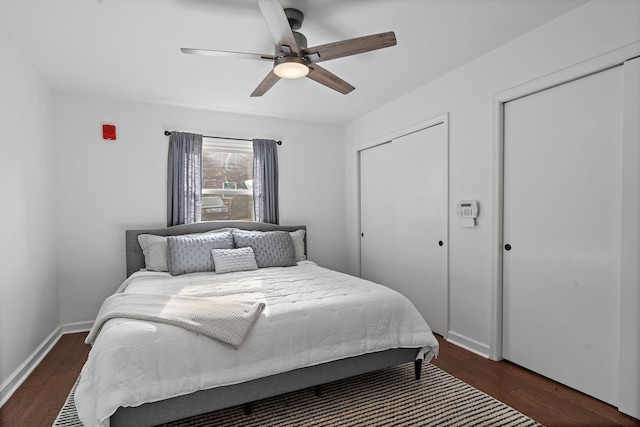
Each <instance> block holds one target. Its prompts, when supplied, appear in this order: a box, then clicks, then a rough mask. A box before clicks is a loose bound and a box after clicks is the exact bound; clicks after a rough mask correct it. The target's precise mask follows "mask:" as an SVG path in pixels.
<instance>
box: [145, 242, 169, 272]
mask: <svg viewBox="0 0 640 427" xmlns="http://www.w3.org/2000/svg"><path fill="white" fill-rule="evenodd" d="M138 243H140V247H141V248H142V253H143V254H144V264H145V268H146V269H147V270H151V271H169V266H168V265H167V238H166V237H164V236H156V235H155V234H139V235H138Z"/></svg>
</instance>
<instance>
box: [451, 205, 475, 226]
mask: <svg viewBox="0 0 640 427" xmlns="http://www.w3.org/2000/svg"><path fill="white" fill-rule="evenodd" d="M456 210H457V212H458V217H459V218H460V220H461V221H460V225H462V226H463V227H475V226H476V220H475V219H476V218H477V217H478V202H477V201H475V200H462V201H460V202H458V208H457V209H456Z"/></svg>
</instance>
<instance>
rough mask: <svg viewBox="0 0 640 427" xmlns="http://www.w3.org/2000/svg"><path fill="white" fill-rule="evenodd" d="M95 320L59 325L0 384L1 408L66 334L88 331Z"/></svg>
mask: <svg viewBox="0 0 640 427" xmlns="http://www.w3.org/2000/svg"><path fill="white" fill-rule="evenodd" d="M92 325H93V321H89V322H77V323H68V324H65V325H61V326H58V327H57V328H55V329H54V330H53V332H51V334H49V336H48V337H47V338H45V339H44V341H42V343H41V344H40V345H39V346H38V347H37V348H36V349H35V350H34V351H33V353H31V354H30V355H29V357H27V360H25V361H24V362H22V364H21V365H20V366H19V367H18V369H16V370H15V371H14V372H13V373H12V374H11V375H10V376H9V378H7V379H6V380H5V381H4V382H3V383H2V384H0V408H1V407H2V406H3V405H4V404H5V403H6V402H7V400H9V398H10V397H11V396H12V395H13V393H15V392H16V390H17V389H18V387H20V386H21V385H22V383H23V382H24V381H25V380H26V379H27V377H29V375H30V374H31V372H33V370H34V369H35V368H36V367H37V366H38V365H39V364H40V362H42V359H44V357H45V356H46V355H47V354H49V352H50V351H51V349H52V348H53V346H54V345H56V343H57V342H58V340H60V337H61V336H62V335H65V334H72V333H76V332H86V331H88V330H90V329H91V326H92Z"/></svg>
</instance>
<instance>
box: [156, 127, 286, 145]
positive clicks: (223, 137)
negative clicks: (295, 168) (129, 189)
mask: <svg viewBox="0 0 640 427" xmlns="http://www.w3.org/2000/svg"><path fill="white" fill-rule="evenodd" d="M164 134H165V135H166V136H169V135H171V132H169V131H168V130H165V131H164ZM202 137H203V138H213V139H230V140H232V141H249V142H251V141H253V139H247V138H229V137H226V136H208V135H202ZM276 144H278V145H282V141H276Z"/></svg>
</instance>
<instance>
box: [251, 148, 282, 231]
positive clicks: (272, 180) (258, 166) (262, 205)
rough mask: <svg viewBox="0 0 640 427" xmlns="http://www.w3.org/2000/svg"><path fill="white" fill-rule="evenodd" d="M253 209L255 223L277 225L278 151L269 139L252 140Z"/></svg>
mask: <svg viewBox="0 0 640 427" xmlns="http://www.w3.org/2000/svg"><path fill="white" fill-rule="evenodd" d="M253 209H254V214H255V220H256V221H259V222H269V223H271V224H278V221H279V218H278V151H277V144H276V142H275V141H274V140H271V139H254V140H253Z"/></svg>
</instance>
